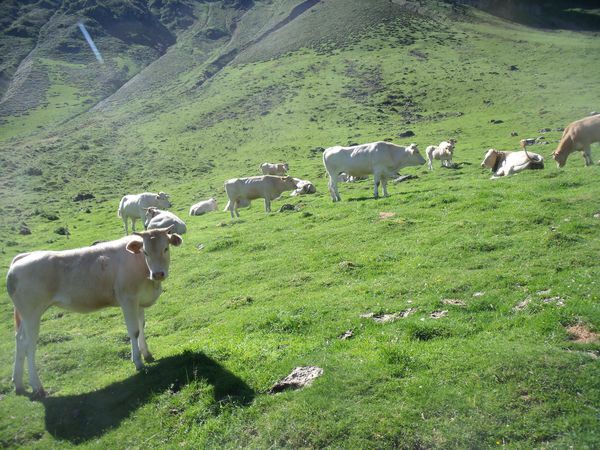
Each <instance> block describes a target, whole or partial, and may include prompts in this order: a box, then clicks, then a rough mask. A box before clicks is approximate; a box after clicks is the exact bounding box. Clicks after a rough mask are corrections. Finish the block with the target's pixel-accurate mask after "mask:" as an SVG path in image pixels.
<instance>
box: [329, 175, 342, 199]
mask: <svg viewBox="0 0 600 450" xmlns="http://www.w3.org/2000/svg"><path fill="white" fill-rule="evenodd" d="M327 187H328V188H329V194H330V195H331V199H332V200H333V201H334V202H339V201H340V200H341V198H340V194H339V191H338V186H337V176H333V175H332V174H331V173H329V183H327Z"/></svg>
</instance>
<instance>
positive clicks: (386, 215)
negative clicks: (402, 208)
mask: <svg viewBox="0 0 600 450" xmlns="http://www.w3.org/2000/svg"><path fill="white" fill-rule="evenodd" d="M395 215H396V213H393V212H383V211H382V212H380V213H379V218H380V219H381V220H385V219H391V218H392V217H394V216H395Z"/></svg>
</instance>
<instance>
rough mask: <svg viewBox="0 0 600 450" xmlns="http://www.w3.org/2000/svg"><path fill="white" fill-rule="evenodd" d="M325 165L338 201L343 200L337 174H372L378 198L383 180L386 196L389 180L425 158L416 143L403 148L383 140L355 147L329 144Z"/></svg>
mask: <svg viewBox="0 0 600 450" xmlns="http://www.w3.org/2000/svg"><path fill="white" fill-rule="evenodd" d="M323 164H324V165H325V169H326V170H327V174H328V175H329V185H328V186H329V193H330V194H331V198H332V199H333V201H334V202H337V201H340V200H341V197H340V194H339V192H338V187H337V177H338V175H339V174H340V173H342V172H345V173H346V174H348V175H350V176H354V177H360V176H365V175H370V174H373V177H374V178H375V188H374V191H373V193H374V196H375V198H378V197H379V192H378V190H379V184H380V183H381V186H382V190H383V195H384V196H385V197H387V195H388V192H387V182H388V180H389V179H393V178H395V177H396V176H397V174H398V171H399V170H400V169H401V168H403V167H407V166H420V165H421V164H425V159H424V158H423V157H422V156H421V154H420V153H419V150H418V148H417V146H416V145H414V144H411V145H410V146H408V147H407V148H404V147H400V146H398V145H395V144H392V143H390V142H383V141H380V142H373V143H370V144H362V145H355V146H352V147H341V146H335V147H330V148H328V149H327V150H325V151H324V152H323Z"/></svg>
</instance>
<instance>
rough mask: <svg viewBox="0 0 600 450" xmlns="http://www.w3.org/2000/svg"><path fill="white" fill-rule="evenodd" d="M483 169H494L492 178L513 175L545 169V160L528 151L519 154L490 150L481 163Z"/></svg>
mask: <svg viewBox="0 0 600 450" xmlns="http://www.w3.org/2000/svg"><path fill="white" fill-rule="evenodd" d="M481 167H487V168H488V169H492V172H493V175H492V178H498V177H502V176H508V175H512V174H514V173H518V172H521V171H522V170H525V169H531V170H535V169H543V168H544V158H543V157H542V156H541V155H538V154H537V153H532V152H528V151H526V150H524V151H519V152H501V151H498V150H494V149H493V148H491V149H489V150H488V151H487V153H486V154H485V157H484V158H483V161H482V162H481Z"/></svg>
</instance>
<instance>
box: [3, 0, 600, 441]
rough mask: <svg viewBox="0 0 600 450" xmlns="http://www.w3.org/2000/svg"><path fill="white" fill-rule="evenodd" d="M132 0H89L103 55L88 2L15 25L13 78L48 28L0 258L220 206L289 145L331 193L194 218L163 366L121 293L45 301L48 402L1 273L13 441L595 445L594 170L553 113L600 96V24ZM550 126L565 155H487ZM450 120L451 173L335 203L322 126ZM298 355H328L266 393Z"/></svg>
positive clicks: (599, 320) (156, 317)
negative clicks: (144, 344) (32, 379)
mask: <svg viewBox="0 0 600 450" xmlns="http://www.w3.org/2000/svg"><path fill="white" fill-rule="evenodd" d="M20 3H21V2H19V4H20ZM80 3H83V2H80ZM89 3H90V2H85V4H86V5H87V4H89ZM122 3H123V2H112V3H111V2H105V5H108V6H106V8H108V11H110V12H111V14H113V16H112V17H115V18H117V19H118V20H117V19H115V20H114V21H113V20H108V19H107V20H106V21H104V22H103V17H105V12H106V11H105V10H104V9H102V8H96V9H94V8H91V7H90V8H89V9H85V10H82V11H84V13H82V14H83V16H85V17H84V20H85V21H86V25H88V29H90V32H91V33H92V36H93V37H94V38H95V39H96V42H97V44H98V48H99V49H100V51H101V52H102V54H103V56H104V59H105V65H103V66H100V65H98V64H97V63H96V61H95V59H94V58H93V55H92V54H91V52H90V51H89V50H88V49H87V47H86V46H85V42H84V41H83V40H82V39H81V38H80V37H79V35H78V34H77V32H78V30H77V28H76V26H75V23H76V21H77V18H76V17H74V16H73V15H72V14H71V13H72V12H73V11H76V10H78V8H79V3H78V2H63V3H61V5H58V2H52V1H46V2H38V3H35V4H34V3H29V4H27V5H25V6H20V8H22V9H21V10H20V11H17V12H16V13H15V14H19V17H22V18H21V19H19V21H18V23H17V24H16V25H14V29H15V30H17V31H15V32H14V33H13V34H12V35H11V34H9V31H10V30H12V29H13V28H10V27H9V28H8V31H5V32H4V35H3V37H2V45H3V48H8V47H10V48H11V52H12V53H10V55H11V56H10V58H12V59H9V57H8V56H7V57H5V59H4V60H3V62H2V64H3V73H4V74H5V75H4V76H5V78H3V80H5V81H6V80H13V79H14V78H13V77H12V75H11V74H13V73H15V71H18V70H25V69H27V67H24V66H23V65H22V64H21V66H19V61H22V58H23V57H24V55H26V54H28V52H30V51H31V50H32V49H33V47H36V48H35V49H34V50H33V52H32V53H30V58H31V72H27V73H30V74H31V77H29V78H24V80H26V81H27V83H28V82H29V80H34V79H35V77H34V76H33V74H34V73H39V74H40V80H41V81H39V83H42V84H39V85H38V84H35V83H37V82H35V83H34V84H32V85H31V86H32V87H31V89H29V88H27V89H28V90H25V91H22V92H25V93H26V94H21V95H19V96H18V97H19V99H20V101H23V102H25V101H26V100H27V101H29V99H37V100H35V101H36V103H35V104H31V105H29V106H28V105H25V106H23V108H24V109H22V110H18V109H15V110H13V111H12V112H10V113H7V111H8V110H7V109H2V113H3V114H5V115H4V116H3V120H4V122H3V124H2V125H1V126H0V139H1V141H0V164H1V167H2V172H1V179H0V186H1V188H2V195H1V196H0V208H1V213H2V214H1V217H2V219H1V220H0V252H1V254H0V267H1V268H2V272H3V273H5V272H6V269H7V268H8V265H9V264H10V261H11V259H12V258H13V257H14V256H15V255H16V254H17V253H20V252H24V251H29V250H34V249H42V248H44V249H65V248H72V247H77V246H83V245H88V244H90V243H91V242H93V241H95V240H98V239H112V238H117V237H119V236H121V234H122V232H123V231H122V223H121V222H120V220H119V219H118V218H117V217H116V210H117V205H118V202H119V200H120V198H121V196H122V195H123V194H125V193H132V192H141V191H144V190H150V191H159V190H164V191H166V192H169V193H170V194H171V196H172V198H173V200H174V208H173V211H174V212H175V213H177V214H179V215H180V216H181V217H183V218H186V215H187V210H188V208H189V205H191V204H192V203H194V202H196V201H198V200H200V199H204V198H208V197H210V196H211V195H215V196H216V197H217V199H218V201H219V205H220V208H223V206H224V205H225V201H226V200H225V196H224V192H223V187H222V186H223V181H224V180H225V179H227V178H230V177H234V176H241V175H253V174H257V173H258V165H259V164H260V163H262V162H264V161H271V162H275V161H279V160H284V161H287V162H288V163H289V164H290V171H291V174H293V175H294V176H298V177H301V178H307V179H310V180H312V181H313V182H314V183H315V184H316V186H317V189H318V193H317V194H316V195H314V196H309V197H303V198H291V199H290V198H288V197H287V196H284V200H281V201H279V202H275V203H274V205H273V206H274V208H273V209H275V208H276V207H277V206H278V205H281V204H283V203H288V202H289V203H293V204H294V205H296V204H299V205H301V210H300V211H299V212H285V213H272V214H270V215H265V214H264V211H263V208H262V204H261V202H255V204H254V205H253V206H252V208H251V209H249V210H246V209H242V210H241V215H242V217H241V219H240V220H236V221H230V220H229V215H228V214H227V213H223V212H220V211H219V212H216V213H212V214H210V215H207V216H203V217H193V218H187V219H186V221H187V224H188V230H189V232H188V234H186V235H185V236H184V244H183V246H182V247H180V248H177V249H174V250H173V252H172V253H173V254H172V266H171V275H170V278H169V279H168V280H167V281H166V282H165V292H164V293H163V295H162V296H161V298H160V299H159V301H158V303H157V304H156V305H155V306H153V307H152V308H151V309H150V310H149V311H148V313H147V315H146V318H147V331H148V333H147V335H148V340H149V345H150V348H151V349H152V351H153V353H154V355H155V356H156V357H157V362H156V363H153V364H151V365H149V368H148V371H147V373H140V374H137V373H135V369H134V366H133V364H132V363H131V362H130V361H129V343H128V340H127V337H126V331H125V326H124V323H123V319H122V314H121V312H120V311H119V310H117V309H112V310H103V311H101V312H98V313H95V314H90V315H78V314H72V313H69V312H64V311H59V310H57V309H51V310H49V311H48V312H47V313H46V315H45V316H44V318H43V320H42V328H41V335H40V344H39V347H38V358H37V360H38V366H39V369H40V376H41V378H42V381H43V382H44V384H45V387H46V388H48V389H49V390H50V392H51V396H50V397H49V398H48V399H47V400H45V401H43V402H32V401H30V400H29V399H28V398H27V397H17V396H15V395H14V393H13V387H12V384H11V382H10V374H11V366H12V355H13V346H14V343H13V338H12V336H13V323H12V306H11V303H10V299H9V298H8V296H7V295H6V294H3V295H2V298H3V301H2V302H0V333H1V336H2V340H1V341H0V342H1V343H0V350H1V351H0V411H2V414H0V443H1V444H2V445H3V446H9V447H10V446H14V447H17V446H25V447H39V448H48V447H54V448H58V447H70V446H73V445H78V444H80V445H83V446H88V447H94V448H95V447H105V448H114V447H117V448H123V447H149V448H150V447H151V448H160V447H167V446H169V447H179V446H181V447H184V448H223V447H225V448H232V447H240V446H244V447H253V448H267V447H272V448H281V447H286V448H310V447H312V448H315V447H332V448H465V447H468V448H482V447H484V448H485V447H496V446H500V445H506V446H508V447H512V448H530V447H538V448H540V447H544V448H565V447H569V446H573V447H574V448H597V447H599V446H600V437H599V436H598V429H599V427H598V408H599V407H600V370H599V365H598V364H599V363H598V359H597V358H598V354H599V352H600V346H599V344H598V342H597V341H596V342H595V343H578V342H576V341H575V340H573V339H572V337H571V336H570V335H569V333H568V331H567V329H568V328H569V327H572V326H578V327H579V328H578V329H579V330H588V331H591V332H597V331H598V327H600V311H599V308H598V304H599V303H598V302H599V300H600V291H599V289H598V282H599V281H598V280H599V275H600V263H599V259H598V254H599V251H600V239H599V234H598V233H599V227H600V219H598V218H595V217H594V214H595V213H597V212H598V211H599V210H600V205H599V203H598V199H599V198H600V183H599V182H598V180H599V179H600V168H599V167H598V166H594V167H588V168H585V167H583V160H582V158H581V157H580V156H579V155H573V156H572V157H571V158H570V159H569V161H568V163H567V166H566V168H565V169H564V170H557V169H556V168H555V167H554V164H553V163H552V161H551V158H550V153H551V152H552V150H553V149H554V146H555V141H556V140H558V139H559V137H560V132H559V131H556V129H557V128H559V127H564V126H566V124H567V123H569V122H570V121H572V120H575V119H578V118H581V117H583V116H585V115H586V114H588V113H589V112H590V111H592V110H596V111H598V108H599V106H598V104H599V97H600V94H599V93H600V89H599V88H600V86H599V84H600V83H599V78H598V73H599V69H600V51H599V50H600V41H599V40H598V36H597V35H594V34H591V33H585V32H571V31H556V30H555V31H551V32H550V31H544V30H541V29H537V28H536V29H533V28H528V27H525V26H522V25H516V24H513V23H510V22H504V21H502V20H500V19H497V18H495V17H494V16H489V15H486V14H483V13H481V12H478V11H476V10H471V9H465V10H463V9H462V8H450V7H449V6H444V5H431V4H428V5H426V6H421V7H420V8H415V7H414V5H413V4H409V5H408V6H407V7H401V6H400V5H398V4H397V3H403V2H397V3H396V2H391V3H390V2H388V1H387V0H386V1H384V0H381V1H379V0H371V1H369V2H367V1H363V0H324V1H321V2H318V3H316V4H313V3H315V2H309V3H307V2H301V1H297V0H278V1H275V0H273V1H255V2H243V1H237V2H234V1H215V2H208V1H207V2H197V3H192V2H183V1H182V2H167V1H162V2H158V1H156V2H149V3H144V2H131V3H129V4H128V6H126V7H122V8H121V7H116V6H117V5H120V4H122ZM16 4H17V2H15V5H16ZM177 4H179V6H178V7H177V8H176V7H175V6H173V5H177ZM43 5H46V6H45V7H41V6H43ZM169 5H171V6H172V8H170V7H169ZM185 5H188V6H189V7H190V8H191V10H188V9H186V8H185ZM69 8H70V9H69ZM92 10H93V11H92ZM56 11H59V12H56ZM26 13H27V14H26ZM52 15H54V17H53V18H52V19H49V17H51V16H52ZM59 17H62V19H61V20H62V21H59V22H57V21H56V20H58V18H59ZM132 17H133V18H135V20H137V21H138V22H135V20H134V19H132ZM119 18H123V23H125V22H127V23H131V22H135V23H139V24H140V25H139V28H130V27H117V26H116V24H118V23H120V22H119V20H121V19H119ZM126 18H127V20H125V19H126ZM358 18H360V20H358ZM7 23H8V22H7ZM12 23H13V22H11V24H12ZM61 23H64V24H65V26H64V27H62V28H61V27H59V24H61ZM19 24H20V25H19ZM17 25H19V26H22V28H17ZM111 25H113V26H114V27H115V28H118V30H117V31H114V30H112V31H111V30H109V28H110V26H111ZM11 27H13V25H11ZM53 27H55V28H56V30H62V31H61V32H60V33H59V32H58V31H56V32H54V31H53V32H50V31H51V30H55V28H53ZM3 29H4V28H3ZM44 30H48V31H47V35H48V39H43V40H42V41H41V42H40V41H36V38H35V36H36V33H42V35H43V33H44V32H45V31H44ZM124 30H125V31H127V30H129V31H131V30H135V33H134V34H135V35H133V36H124V35H123V34H122V33H124V32H125V31H124ZM43 36H45V35H43ZM172 42H175V43H174V44H172V45H171V43H172ZM65 45H69V46H71V47H73V48H75V47H76V48H78V51H73V52H69V51H66V50H60V49H61V48H63V49H64V46H65ZM169 45H170V46H169ZM28 46H29V47H28ZM71 47H70V48H71ZM2 54H3V55H4V54H6V55H8V54H9V53H2ZM160 55H162V56H160ZM157 57H159V58H158V59H156V58H157ZM11 61H12V62H11ZM18 66H19V69H16V67H18ZM511 66H516V69H518V70H514V69H513V70H511ZM11 71H12V72H11ZM135 74H137V75H136V76H134V77H133V78H131V77H132V76H133V75H135ZM44 76H45V78H44ZM42 78H44V79H43V80H42ZM109 80H113V84H112V88H111V84H110V81H109ZM125 80H129V81H128V83H127V84H126V85H125V86H122V87H121V88H120V89H119V90H118V91H117V92H116V93H114V94H113V95H111V96H109V97H108V98H106V99H104V100H103V101H101V102H100V103H99V104H98V103H97V101H98V100H100V99H103V98H104V97H105V95H106V93H107V92H112V91H113V90H114V89H116V87H118V86H121V84H122V83H123V82H124V81H125ZM6 82H7V83H8V81H6ZM27 83H25V84H24V86H25V85H26V84H27ZM6 86H7V87H3V88H2V89H4V90H3V92H4V93H7V92H9V91H10V89H16V88H17V86H16V85H11V86H9V85H8V84H7V85H6ZM36 86H39V89H38V90H37V91H36V88H35V87H36ZM43 86H45V87H43ZM23 89H25V88H23ZM19 92H21V91H19ZM36 95H37V97H36ZM5 98H6V97H5ZM2 105H3V108H4V107H5V103H2ZM91 106H93V108H92V109H91V110H88V108H90V107H91ZM76 114H78V115H77V116H75V115H76ZM492 121H494V122H495V123H494V122H492ZM545 128H548V129H550V130H551V131H550V132H543V133H541V132H540V131H539V130H542V129H545ZM407 130H412V131H413V132H415V134H416V135H415V136H414V137H412V138H409V139H408V140H404V139H400V138H398V134H399V133H401V132H403V131H407ZM511 131H516V132H518V133H519V136H518V137H511V136H510V133H511ZM540 135H543V136H545V140H546V141H548V142H550V144H548V145H537V146H534V147H533V151H537V152H538V153H541V154H542V155H543V156H544V157H545V158H546V161H547V166H546V169H545V170H543V171H535V172H526V173H522V174H519V175H517V176H515V177H512V178H508V179H500V180H493V181H492V180H489V176H490V174H489V173H488V172H487V171H485V170H483V169H480V168H479V162H480V161H481V158H482V156H483V153H484V152H485V150H487V149H488V148H490V147H495V148H498V149H504V150H508V149H515V148H516V147H517V145H518V140H519V139H520V138H523V137H538V136H540ZM448 137H455V138H456V139H457V140H458V144H457V150H456V158H455V160H456V161H457V162H458V163H459V167H458V168H456V169H442V168H440V167H439V162H436V165H435V170H434V171H433V172H429V171H427V170H426V168H425V166H423V168H418V169H417V168H411V169H407V171H406V174H415V175H418V178H417V179H414V180H410V181H408V182H405V183H401V184H398V185H392V186H391V187H390V193H391V196H390V197H389V198H386V199H380V200H378V201H375V200H373V199H372V198H371V196H372V184H371V182H370V181H368V182H360V183H356V184H348V185H342V186H341V187H340V194H341V196H342V198H343V201H342V202H341V203H337V204H333V203H332V202H331V201H330V199H329V195H328V193H327V188H326V178H325V174H324V169H323V167H322V163H321V153H320V150H319V148H320V147H328V146H330V145H336V144H344V145H345V144H348V143H352V142H369V141H374V140H379V139H388V138H389V139H392V140H394V141H395V142H397V143H409V142H410V141H414V142H417V143H418V144H419V145H420V147H421V149H422V150H424V148H425V147H426V146H427V145H429V144H434V143H438V142H439V141H441V140H442V139H445V138H448ZM592 152H593V153H594V154H595V158H596V159H597V158H598V157H599V155H598V146H597V145H596V146H594V147H593V148H592ZM78 194H91V195H93V198H88V199H86V200H81V201H74V200H73V199H74V198H75V197H76V196H78ZM83 197H85V196H83ZM88 197H89V196H88ZM78 198H79V199H81V198H82V196H79V197H78ZM381 212H386V213H391V214H387V215H384V216H383V218H382V216H380V213H381ZM24 226H26V227H28V228H29V229H30V230H31V234H30V235H20V234H19V230H20V228H21V227H24ZM200 244H203V247H202V246H200ZM1 283H2V285H1V286H0V287H1V289H2V292H5V286H4V280H3V281H2V282H1ZM449 299H452V300H460V301H461V302H462V303H464V306H461V305H460V304H459V305H452V304H447V303H445V302H444V300H449ZM409 308H416V311H415V312H414V313H413V314H411V315H409V316H408V317H406V318H401V319H398V320H397V321H395V322H391V323H384V324H379V323H376V322H374V321H373V320H371V319H368V318H361V317H360V315H361V314H365V313H368V312H373V313H376V314H379V313H398V312H402V311H406V310H408V309H409ZM436 311H447V315H446V316H445V317H442V318H439V319H432V318H431V317H430V316H431V314H432V313H433V312H436ZM349 329H352V330H353V334H354V336H353V337H352V338H351V339H348V340H340V339H338V336H340V335H341V334H343V333H344V332H345V331H346V330H349ZM300 365H317V366H320V367H322V368H323V369H324V374H323V376H322V377H321V378H319V379H318V380H316V381H315V382H314V384H313V385H312V386H311V387H310V388H307V389H305V390H302V391H296V392H284V393H281V394H276V395H270V394H267V391H268V390H269V388H270V387H271V386H272V385H273V383H274V382H275V381H277V380H278V379H280V378H282V377H283V376H285V375H287V374H288V373H289V372H291V370H292V369H293V368H294V367H296V366H300Z"/></svg>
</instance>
